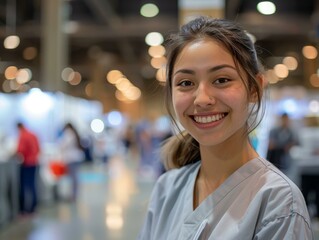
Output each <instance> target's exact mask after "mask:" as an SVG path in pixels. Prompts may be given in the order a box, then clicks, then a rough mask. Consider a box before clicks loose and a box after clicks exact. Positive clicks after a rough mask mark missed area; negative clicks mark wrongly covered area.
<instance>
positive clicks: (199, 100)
mask: <svg viewBox="0 0 319 240" xmlns="http://www.w3.org/2000/svg"><path fill="white" fill-rule="evenodd" d="M215 102H216V101H215V97H214V95H213V93H212V91H211V89H209V87H208V86H206V85H204V84H203V85H199V86H198V88H197V90H196V91H195V99H194V104H195V105H197V106H201V107H205V106H207V105H213V104H215Z"/></svg>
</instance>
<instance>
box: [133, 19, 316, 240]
mask: <svg viewBox="0 0 319 240" xmlns="http://www.w3.org/2000/svg"><path fill="white" fill-rule="evenodd" d="M167 43H168V46H167V50H168V64H167V86H166V90H167V91H166V92H167V96H166V98H167V99H166V100H167V107H168V110H169V112H170V114H171V116H172V118H173V119H175V120H174V121H175V122H179V123H180V124H181V125H182V127H183V128H184V129H185V130H184V131H181V134H180V135H177V136H175V137H173V138H171V139H170V140H169V141H168V142H167V143H166V145H165V146H164V148H163V151H164V152H163V155H164V156H165V159H164V160H165V164H166V166H167V168H171V170H169V171H167V173H165V174H163V175H162V176H161V177H160V178H159V180H158V182H157V183H156V185H155V187H154V190H153V193H152V196H151V200H150V205H149V209H148V212H147V216H146V220H145V224H144V226H143V228H142V231H141V233H140V236H139V239H141V240H152V239H154V240H160V239H165V240H168V239H173V240H186V239H192V240H193V239H194V240H195V239H222V240H232V239H236V240H237V239H240V240H243V239H265V240H269V239H272V240H273V239H278V240H279V239H280V240H282V239H290V240H291V239H296V240H297V239H313V235H312V230H311V222H310V218H309V214H308V211H307V207H306V204H305V201H304V199H303V196H302V194H301V193H300V191H299V189H298V187H297V186H296V185H295V184H294V183H293V182H292V181H290V180H289V179H288V178H287V177H286V176H285V175H284V174H283V173H282V172H280V171H279V170H278V169H277V168H276V167H274V166H273V165H272V164H271V163H269V162H268V161H267V160H265V159H263V158H262V157H260V156H259V155H258V153H257V152H256V151H255V150H254V148H253V147H252V146H251V144H250V142H249V136H248V134H249V132H251V131H252V130H253V129H254V128H255V127H256V126H257V124H258V116H260V114H259V113H258V112H260V110H262V106H261V105H262V95H263V94H262V93H263V87H264V86H265V79H264V76H263V74H262V70H261V69H260V65H259V62H258V59H257V54H256V50H255V48H254V44H253V43H252V42H251V40H250V38H249V37H248V35H247V34H246V32H245V31H244V30H242V29H241V28H240V27H239V26H237V25H236V24H235V23H232V22H230V21H226V20H221V19H211V18H206V17H199V18H197V19H195V20H193V21H191V22H189V23H188V24H186V25H184V26H183V27H182V28H181V31H180V32H179V33H177V34H175V35H172V36H171V37H170V38H169V40H168V42H167ZM172 168H174V169H172Z"/></svg>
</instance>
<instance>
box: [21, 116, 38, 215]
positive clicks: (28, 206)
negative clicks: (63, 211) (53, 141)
mask: <svg viewBox="0 0 319 240" xmlns="http://www.w3.org/2000/svg"><path fill="white" fill-rule="evenodd" d="M17 128H18V131H19V136H18V143H17V150H16V153H17V156H18V158H19V159H20V160H21V165H20V193H19V201H20V213H21V214H23V215H25V214H32V213H34V212H35V210H36V208H37V205H38V192H37V191H38V189H37V177H36V176H37V171H38V166H39V154H40V144H39V140H38V137H37V136H36V135H35V134H34V133H33V132H31V131H30V130H29V129H27V128H26V127H25V126H24V124H23V123H22V122H18V123H17Z"/></svg>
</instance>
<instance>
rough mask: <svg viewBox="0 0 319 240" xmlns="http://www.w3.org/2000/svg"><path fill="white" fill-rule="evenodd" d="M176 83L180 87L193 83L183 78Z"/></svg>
mask: <svg viewBox="0 0 319 240" xmlns="http://www.w3.org/2000/svg"><path fill="white" fill-rule="evenodd" d="M177 85H178V86H181V87H188V86H192V85H193V83H192V82H191V81H189V80H183V81H180V82H179V83H178V84H177Z"/></svg>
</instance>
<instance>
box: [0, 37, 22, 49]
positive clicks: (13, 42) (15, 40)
mask: <svg viewBox="0 0 319 240" xmlns="http://www.w3.org/2000/svg"><path fill="white" fill-rule="evenodd" d="M19 44H20V38H19V37H18V36H17V35H11V36H8V37H6V38H5V39H4V42H3V45H4V47H5V48H6V49H15V48H17V47H18V46H19Z"/></svg>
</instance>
